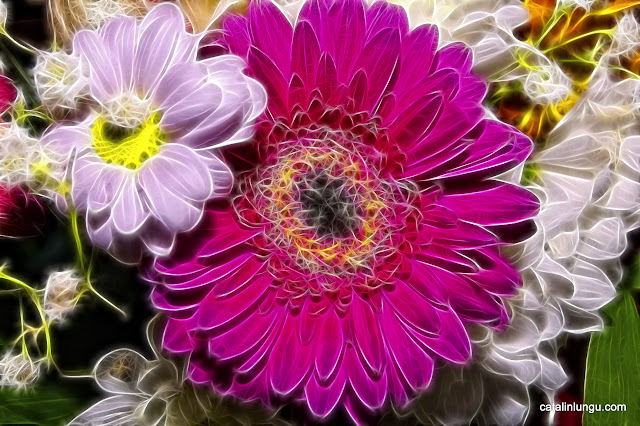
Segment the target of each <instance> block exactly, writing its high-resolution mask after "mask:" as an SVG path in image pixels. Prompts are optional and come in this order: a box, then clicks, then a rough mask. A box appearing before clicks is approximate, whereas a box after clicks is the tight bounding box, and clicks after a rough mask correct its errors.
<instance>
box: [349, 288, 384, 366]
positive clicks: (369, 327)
mask: <svg viewBox="0 0 640 426" xmlns="http://www.w3.org/2000/svg"><path fill="white" fill-rule="evenodd" d="M351 308H352V311H353V322H352V324H353V325H352V331H353V334H354V337H355V340H356V342H357V347H358V349H359V350H360V351H361V352H362V356H363V358H364V360H365V362H366V363H367V365H368V367H369V368H370V369H372V370H373V371H374V372H377V373H380V372H382V369H383V365H384V364H383V361H384V346H383V341H382V336H381V335H380V330H379V324H378V323H379V321H378V318H377V315H376V314H374V313H373V311H372V310H371V306H369V304H368V303H366V302H365V301H364V300H362V299H360V297H358V296H354V297H353V301H352V302H351Z"/></svg>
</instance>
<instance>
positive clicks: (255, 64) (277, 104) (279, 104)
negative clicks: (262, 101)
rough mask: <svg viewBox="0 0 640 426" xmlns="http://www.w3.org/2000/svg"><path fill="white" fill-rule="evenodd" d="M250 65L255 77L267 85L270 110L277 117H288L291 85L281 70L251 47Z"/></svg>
mask: <svg viewBox="0 0 640 426" xmlns="http://www.w3.org/2000/svg"><path fill="white" fill-rule="evenodd" d="M248 63H249V66H250V67H251V69H252V70H253V73H254V76H255V77H256V78H257V79H258V80H260V81H261V82H266V83H267V84H265V89H266V90H267V95H268V97H269V110H270V111H271V112H273V113H276V114H277V115H280V116H287V115H288V108H287V99H288V95H287V92H288V90H289V85H288V83H287V80H286V79H285V76H284V75H283V74H282V72H281V70H280V69H279V68H278V67H276V65H275V64H274V63H273V61H272V60H271V59H269V57H267V56H266V55H265V54H264V53H262V52H261V51H259V50H258V49H256V48H255V47H251V50H249V57H248Z"/></svg>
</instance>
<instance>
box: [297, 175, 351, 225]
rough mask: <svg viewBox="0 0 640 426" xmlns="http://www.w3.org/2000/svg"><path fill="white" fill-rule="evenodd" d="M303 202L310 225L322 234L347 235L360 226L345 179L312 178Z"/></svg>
mask: <svg viewBox="0 0 640 426" xmlns="http://www.w3.org/2000/svg"><path fill="white" fill-rule="evenodd" d="M300 203H301V204H302V208H303V216H304V219H305V222H306V224H307V225H308V226H309V227H312V228H314V229H315V230H316V232H317V234H318V235H319V236H321V237H334V238H346V237H348V236H350V235H351V233H352V231H354V230H355V229H356V228H357V226H358V220H357V215H356V208H355V204H354V200H353V196H352V195H351V194H349V193H348V191H347V189H346V187H345V184H344V181H342V180H341V179H331V180H330V179H329V178H328V177H327V176H326V175H323V174H321V175H319V176H315V177H311V178H310V179H309V180H308V181H306V184H305V187H304V188H302V190H301V191H300Z"/></svg>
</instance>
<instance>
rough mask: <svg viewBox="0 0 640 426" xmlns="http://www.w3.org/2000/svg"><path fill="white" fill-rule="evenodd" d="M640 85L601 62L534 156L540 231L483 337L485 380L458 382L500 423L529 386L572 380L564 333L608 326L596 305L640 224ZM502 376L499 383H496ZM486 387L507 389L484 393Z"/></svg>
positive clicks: (548, 388) (519, 411) (519, 253)
mask: <svg viewBox="0 0 640 426" xmlns="http://www.w3.org/2000/svg"><path fill="white" fill-rule="evenodd" d="M639 92H640V81H637V80H624V81H622V82H614V81H613V80H612V79H611V78H610V77H609V76H608V75H607V74H606V72H605V70H604V69H603V68H599V69H598V71H597V72H596V74H595V76H594V78H593V80H592V84H591V87H590V88H589V89H588V90H587V91H586V92H585V93H584V94H583V96H582V98H581V99H580V101H579V102H578V103H577V104H576V106H575V107H574V108H573V109H572V110H571V111H570V112H569V114H567V116H566V117H565V118H564V119H563V120H562V121H561V122H560V123H559V125H558V126H557V127H556V128H555V129H554V130H553V131H552V132H551V133H550V135H549V137H548V141H547V145H546V147H545V149H544V150H543V151H542V152H541V153H540V154H538V155H537V156H536V157H535V158H534V159H533V164H534V166H535V168H536V173H537V175H538V182H537V183H536V185H535V186H534V187H533V188H532V190H534V191H536V192H537V195H538V196H539V198H540V199H541V200H542V204H541V210H540V214H539V216H538V218H537V225H538V228H539V229H538V232H537V233H536V235H534V236H533V237H531V238H530V239H529V240H528V241H527V242H525V243H524V244H521V245H520V247H514V250H513V251H512V253H511V254H512V256H513V258H514V260H515V261H516V264H517V265H518V266H519V267H520V268H521V269H522V270H523V271H524V272H523V277H524V285H523V288H522V290H521V293H520V295H519V296H518V297H516V298H514V299H512V300H510V304H511V307H512V310H513V319H512V322H511V324H510V325H509V328H508V329H507V330H506V331H505V332H504V333H491V334H489V335H487V336H485V337H483V336H480V337H479V339H478V343H477V345H476V348H477V349H478V351H477V353H476V355H477V357H478V358H479V359H480V360H481V361H480V366H473V367H471V369H470V370H468V371H465V372H464V374H466V377H468V378H470V379H471V381H473V380H479V381H480V384H474V383H471V382H468V381H464V383H465V386H461V390H460V392H463V390H464V389H465V387H466V388H468V391H469V392H470V395H467V401H468V404H471V405H473V404H474V401H475V404H476V405H474V406H473V407H474V408H475V409H479V410H480V411H479V412H480V414H481V415H483V416H484V418H485V419H487V418H488V419H492V420H491V421H488V422H489V423H492V422H496V423H500V422H499V421H498V420H497V418H496V417H495V415H496V413H502V414H503V415H504V414H505V413H510V415H509V417H508V418H502V420H504V421H505V423H508V424H519V423H521V422H522V421H523V419H524V417H525V416H526V414H527V410H528V402H527V401H528V397H527V393H526V389H527V387H528V386H536V387H538V388H540V389H541V390H543V391H544V392H546V393H547V395H548V397H549V399H550V400H553V396H554V394H555V392H556V391H557V390H558V389H559V388H560V387H561V386H562V385H563V384H564V383H565V382H566V381H567V376H566V374H565V373H564V371H563V369H562V367H561V366H560V364H559V363H558V361H557V358H556V353H557V345H558V342H559V339H561V338H562V336H564V335H565V334H567V333H570V334H582V333H585V332H592V331H597V330H601V329H602V327H603V321H602V318H601V317H600V315H599V311H600V309H601V308H602V307H603V306H604V305H606V304H607V303H609V302H610V301H611V300H612V299H613V297H614V296H615V285H617V284H618V283H619V281H620V278H621V275H622V274H621V268H620V264H619V260H618V259H619V257H620V255H621V254H622V253H623V251H624V250H625V248H626V233H627V232H628V231H630V230H632V229H635V228H637V227H638V226H640V160H639V158H640V137H638V136H637V135H638V134H639V133H640V121H639V120H638V118H639V117H638V115H639V113H640V110H639V108H638V107H639V106H640V102H639V99H638V93H639ZM472 372H473V374H475V376H474V375H473V374H472ZM457 373H458V374H462V372H457ZM514 377H515V378H516V379H517V381H514V380H513V378H514ZM496 381H498V382H502V384H500V385H499V386H497V387H496V386H493V384H495V383H496ZM439 386H447V384H446V383H440V384H439ZM478 386H479V387H480V389H481V391H480V392H479V391H478V389H477V388H478ZM489 387H491V388H492V389H509V390H508V391H507V392H506V393H504V392H499V391H495V392H493V393H492V394H489V393H488V392H486V391H485V392H484V393H483V392H482V389H483V388H484V389H485V390H486V389H487V388H489ZM515 389H519V391H516V390H515ZM478 393H479V394H480V395H478ZM487 395H488V396H487ZM516 395H519V396H517V397H516ZM485 396H487V397H486V398H484V397H485ZM503 397H504V398H503ZM497 401H498V402H497ZM499 401H502V402H499ZM502 403H508V404H507V407H506V408H505V407H503V406H502V405H501V404H502ZM496 407H499V410H496ZM436 408H440V409H441V408H442V407H436ZM471 411H473V410H471ZM434 412H435V413H437V415H439V416H441V417H440V418H445V417H443V416H446V412H444V411H437V410H434ZM473 412H475V411H473ZM432 415H433V414H432ZM492 416H493V417H492ZM447 419H448V421H451V422H453V423H455V419H451V418H447Z"/></svg>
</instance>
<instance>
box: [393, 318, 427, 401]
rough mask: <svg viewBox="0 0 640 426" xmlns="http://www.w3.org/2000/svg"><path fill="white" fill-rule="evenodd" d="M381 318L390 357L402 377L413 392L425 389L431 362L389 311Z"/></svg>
mask: <svg viewBox="0 0 640 426" xmlns="http://www.w3.org/2000/svg"><path fill="white" fill-rule="evenodd" d="M382 317H383V318H382V325H383V327H384V333H385V338H386V340H387V344H388V345H389V349H390V351H391V353H390V355H391V357H392V358H393V360H394V363H395V365H396V366H397V367H398V369H399V371H400V372H401V373H402V377H404V379H405V380H406V382H407V384H408V385H409V386H411V388H413V389H415V390H421V389H424V388H426V387H427V386H428V385H429V383H430V382H431V376H432V375H433V360H432V359H431V358H430V357H429V355H427V354H426V352H425V351H423V350H422V349H421V348H420V346H418V344H417V343H416V342H415V341H413V340H412V339H411V338H410V337H409V335H408V334H407V331H406V330H405V329H403V328H402V326H401V325H400V323H399V321H398V319H397V318H396V316H395V315H394V313H393V312H392V311H391V310H389V309H387V310H385V311H384V312H383V314H382Z"/></svg>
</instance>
